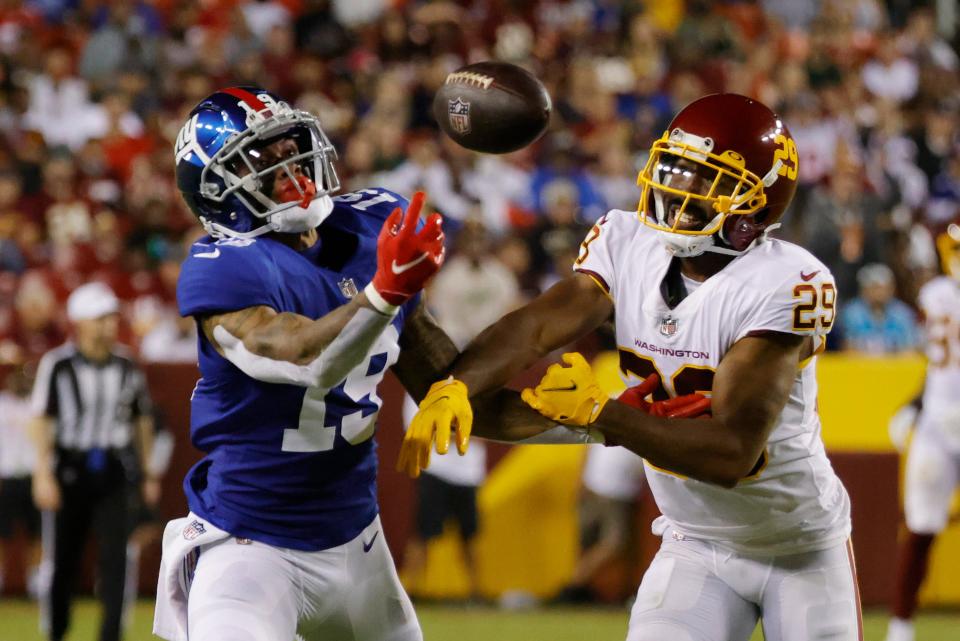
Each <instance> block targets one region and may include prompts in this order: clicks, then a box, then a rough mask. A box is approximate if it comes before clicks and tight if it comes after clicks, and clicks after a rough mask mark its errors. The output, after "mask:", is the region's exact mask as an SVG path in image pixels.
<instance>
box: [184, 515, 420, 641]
mask: <svg viewBox="0 0 960 641" xmlns="http://www.w3.org/2000/svg"><path fill="white" fill-rule="evenodd" d="M382 529H383V528H382V526H381V525H380V518H379V517H377V518H376V519H374V520H373V522H372V523H371V524H370V525H369V526H367V527H366V528H365V529H364V531H363V532H361V533H360V535H359V536H357V537H356V538H355V539H353V540H352V541H350V542H348V543H345V544H344V545H341V546H339V547H335V548H331V549H329V550H322V551H320V552H303V551H299V550H290V549H287V548H278V547H273V546H270V545H266V544H263V543H258V542H255V541H253V542H251V541H248V540H246V539H237V538H235V537H232V536H231V537H228V538H224V539H221V540H219V541H216V542H214V543H211V544H209V545H207V546H203V547H201V548H200V556H199V559H198V560H197V564H196V570H195V571H194V575H193V580H192V583H191V584H190V588H189V596H188V601H187V625H188V630H189V634H188V638H189V639H190V641H194V640H196V641H294V639H295V638H296V637H295V635H296V634H299V635H300V637H301V638H302V639H303V641H422V639H423V635H422V634H421V632H420V625H419V623H418V622H417V618H416V614H415V613H414V611H413V605H412V604H411V603H410V599H409V598H408V597H407V594H406V592H405V591H404V589H403V586H402V585H400V580H399V578H398V577H397V572H396V569H395V568H394V565H393V559H392V558H391V556H390V550H389V549H388V548H387V543H386V541H385V540H384V534H383V531H382Z"/></svg>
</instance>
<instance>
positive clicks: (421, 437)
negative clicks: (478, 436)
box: [397, 376, 473, 478]
mask: <svg viewBox="0 0 960 641" xmlns="http://www.w3.org/2000/svg"><path fill="white" fill-rule="evenodd" d="M454 425H456V432H457V451H458V452H460V455H461V456H463V455H464V454H466V453H467V445H468V444H469V441H470V430H471V428H472V427H473V408H471V407H470V399H469V398H468V396H467V386H466V385H464V384H463V383H461V382H460V381H458V380H456V379H455V378H453V377H452V376H451V377H450V378H448V379H446V380H443V381H438V382H436V383H434V384H433V385H432V386H431V387H430V391H428V392H427V395H426V396H425V397H424V398H423V400H422V401H420V409H419V410H417V414H416V416H414V417H413V421H411V422H410V427H409V428H408V429H407V434H406V436H404V437H403V444H402V445H401V446H400V456H399V457H398V458H397V471H399V472H406V473H407V474H408V475H409V476H410V477H411V478H416V477H418V476H420V470H422V469H424V468H425V467H427V465H429V464H430V449H431V448H432V447H433V443H434V441H436V444H437V454H446V453H447V450H448V449H450V435H451V432H452V429H453V426H454Z"/></svg>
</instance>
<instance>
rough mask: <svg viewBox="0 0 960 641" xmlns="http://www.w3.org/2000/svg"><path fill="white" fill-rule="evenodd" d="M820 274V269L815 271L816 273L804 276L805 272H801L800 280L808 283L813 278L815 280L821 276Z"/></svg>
mask: <svg viewBox="0 0 960 641" xmlns="http://www.w3.org/2000/svg"><path fill="white" fill-rule="evenodd" d="M819 273H820V270H819V269H818V270H817V271H815V272H810V273H809V274H804V273H803V272H800V278H801V279H802V280H803V281H804V282H806V281H808V280H810V279H811V278H813V277H814V276H816V275H817V274H819Z"/></svg>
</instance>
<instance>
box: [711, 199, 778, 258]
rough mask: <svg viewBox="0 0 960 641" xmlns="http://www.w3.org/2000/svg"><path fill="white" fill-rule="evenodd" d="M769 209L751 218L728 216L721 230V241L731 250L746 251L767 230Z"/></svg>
mask: <svg viewBox="0 0 960 641" xmlns="http://www.w3.org/2000/svg"><path fill="white" fill-rule="evenodd" d="M767 213H768V210H767V209H761V210H760V211H758V212H757V213H755V214H750V215H749V216H727V219H726V220H725V221H723V227H721V228H720V240H722V241H723V242H725V243H726V244H727V245H729V246H730V247H731V248H733V249H735V250H737V251H738V252H739V251H744V250H745V249H746V248H747V247H749V246H750V243H752V242H753V241H754V240H756V239H757V238H759V237H760V236H761V235H762V234H763V231H764V230H765V229H766V228H767V222H766V219H767Z"/></svg>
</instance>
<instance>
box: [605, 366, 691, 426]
mask: <svg viewBox="0 0 960 641" xmlns="http://www.w3.org/2000/svg"><path fill="white" fill-rule="evenodd" d="M659 385H660V376H658V375H657V374H651V375H650V376H648V377H646V378H645V379H643V382H642V383H640V384H639V385H636V386H634V387H630V388H627V389H626V390H625V391H624V392H623V393H622V394H621V395H620V396H619V397H618V398H617V400H618V401H620V402H621V403H625V404H627V405H629V406H630V407H635V408H637V409H638V410H640V411H642V412H645V413H647V414H652V415H653V416H662V417H666V418H697V417H698V416H704V415H706V414H709V413H710V399H709V398H707V397H706V396H704V395H703V394H685V395H683V396H678V397H676V398H671V399H668V400H665V401H653V402H650V401H648V400H647V396H649V395H650V394H652V393H653V391H654V390H655V389H657V386H659Z"/></svg>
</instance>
